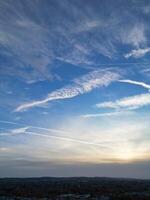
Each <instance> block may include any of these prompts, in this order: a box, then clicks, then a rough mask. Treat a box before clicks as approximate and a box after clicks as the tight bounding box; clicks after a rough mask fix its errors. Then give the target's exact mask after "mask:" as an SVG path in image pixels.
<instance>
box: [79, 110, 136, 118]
mask: <svg viewBox="0 0 150 200" xmlns="http://www.w3.org/2000/svg"><path fill="white" fill-rule="evenodd" d="M125 114H127V115H129V114H132V112H131V111H116V112H106V113H92V114H84V115H81V116H80V117H82V118H97V117H111V116H118V115H125Z"/></svg>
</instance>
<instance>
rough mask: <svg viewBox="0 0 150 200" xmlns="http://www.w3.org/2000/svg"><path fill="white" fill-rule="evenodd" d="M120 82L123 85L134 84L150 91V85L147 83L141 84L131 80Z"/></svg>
mask: <svg viewBox="0 0 150 200" xmlns="http://www.w3.org/2000/svg"><path fill="white" fill-rule="evenodd" d="M118 81H119V82H122V83H130V84H134V85H139V86H142V87H144V88H146V89H150V85H149V84H147V83H144V82H140V81H133V80H130V79H125V80H118Z"/></svg>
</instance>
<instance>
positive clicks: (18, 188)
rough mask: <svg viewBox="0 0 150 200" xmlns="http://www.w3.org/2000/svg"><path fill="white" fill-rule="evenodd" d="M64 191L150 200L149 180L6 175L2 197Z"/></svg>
mask: <svg viewBox="0 0 150 200" xmlns="http://www.w3.org/2000/svg"><path fill="white" fill-rule="evenodd" d="M63 194H80V195H83V194H89V195H90V197H91V199H92V198H93V197H97V196H102V195H104V196H109V198H110V199H112V200H113V199H115V200H117V199H122V200H124V199H125V200H128V199H129V200H132V199H136V200H149V199H150V180H137V179H114V178H84V177H83V178H82V177H80V178H47V177H45V178H4V179H0V196H8V197H9V196H10V197H13V196H15V197H37V198H42V197H47V198H48V197H49V198H54V197H56V196H61V195H63Z"/></svg>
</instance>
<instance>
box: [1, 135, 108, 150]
mask: <svg viewBox="0 0 150 200" xmlns="http://www.w3.org/2000/svg"><path fill="white" fill-rule="evenodd" d="M22 134H24V135H25V134H27V135H30V136H32V135H33V136H40V137H44V138H45V137H46V138H53V139H57V140H63V141H68V142H74V143H80V144H85V145H94V146H100V147H102V148H107V149H108V148H110V147H107V146H105V145H103V144H100V143H96V142H88V141H86V140H82V139H76V138H70V137H64V136H55V135H48V134H45V133H37V132H34V131H25V132H22ZM0 136H13V135H12V132H7V133H2V134H0Z"/></svg>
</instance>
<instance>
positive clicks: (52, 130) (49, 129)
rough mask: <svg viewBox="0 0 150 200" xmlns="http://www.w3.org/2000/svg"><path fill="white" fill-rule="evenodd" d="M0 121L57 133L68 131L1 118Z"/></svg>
mask: <svg viewBox="0 0 150 200" xmlns="http://www.w3.org/2000/svg"><path fill="white" fill-rule="evenodd" d="M0 123H4V124H12V125H21V126H28V127H30V128H35V129H40V130H45V131H50V132H55V133H63V134H66V133H68V132H66V131H63V130H59V129H52V128H43V127H39V126H32V125H27V124H22V123H17V122H11V121H4V120H0Z"/></svg>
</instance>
